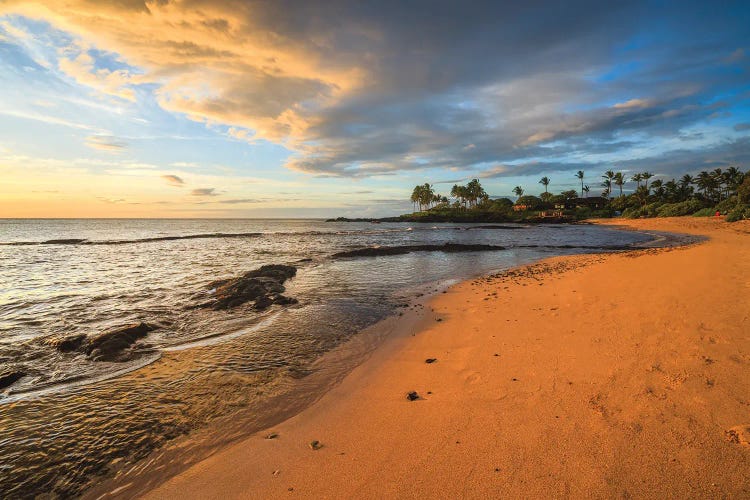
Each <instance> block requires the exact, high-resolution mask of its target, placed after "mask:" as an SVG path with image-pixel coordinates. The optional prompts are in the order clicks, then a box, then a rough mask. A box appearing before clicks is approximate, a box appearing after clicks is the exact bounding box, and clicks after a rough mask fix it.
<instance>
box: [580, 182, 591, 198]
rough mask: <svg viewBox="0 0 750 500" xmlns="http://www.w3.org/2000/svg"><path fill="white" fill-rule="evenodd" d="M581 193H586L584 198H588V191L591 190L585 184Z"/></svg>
mask: <svg viewBox="0 0 750 500" xmlns="http://www.w3.org/2000/svg"><path fill="white" fill-rule="evenodd" d="M581 191H583V192H584V193H586V198H588V197H589V191H591V188H590V187H589V185H588V184H586V185H585V186H583V189H582V190H581Z"/></svg>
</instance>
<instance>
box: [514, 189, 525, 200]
mask: <svg viewBox="0 0 750 500" xmlns="http://www.w3.org/2000/svg"><path fill="white" fill-rule="evenodd" d="M513 194H514V195H516V196H518V197H519V198H520V197H521V196H523V188H522V187H521V186H516V187H514V188H513Z"/></svg>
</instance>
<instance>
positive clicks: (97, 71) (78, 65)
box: [58, 42, 145, 102]
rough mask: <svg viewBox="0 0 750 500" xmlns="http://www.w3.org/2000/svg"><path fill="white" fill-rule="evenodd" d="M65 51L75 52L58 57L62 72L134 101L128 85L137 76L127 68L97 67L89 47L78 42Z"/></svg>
mask: <svg viewBox="0 0 750 500" xmlns="http://www.w3.org/2000/svg"><path fill="white" fill-rule="evenodd" d="M65 52H74V53H77V54H76V55H74V56H69V57H61V58H60V59H59V61H58V67H59V69H60V70H61V71H62V72H63V73H65V74H66V75H68V76H69V77H71V78H73V79H74V80H75V81H76V82H78V83H79V84H81V85H86V86H88V87H92V88H94V89H96V90H98V91H100V92H102V93H104V94H107V95H111V96H114V97H119V98H120V99H125V100H127V101H133V102H135V91H134V90H133V89H132V88H130V86H131V85H132V84H134V83H136V78H137V77H135V76H134V75H132V74H131V73H130V72H129V71H128V70H126V69H108V68H97V67H96V66H95V63H96V61H95V59H94V57H93V56H92V55H91V54H90V53H89V47H88V46H86V45H85V44H82V43H80V42H79V43H74V44H73V45H71V46H69V47H67V48H66V49H65ZM144 83H145V82H144Z"/></svg>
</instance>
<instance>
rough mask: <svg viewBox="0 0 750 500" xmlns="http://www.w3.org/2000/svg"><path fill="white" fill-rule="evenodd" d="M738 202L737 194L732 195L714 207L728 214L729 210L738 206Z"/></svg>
mask: <svg viewBox="0 0 750 500" xmlns="http://www.w3.org/2000/svg"><path fill="white" fill-rule="evenodd" d="M737 205H738V202H737V197H736V196H730V197H729V198H727V199H726V200H724V201H721V202H720V203H719V204H718V205H716V206H715V207H714V210H718V211H719V212H721V213H723V214H726V213H728V212H731V211H732V210H734V209H735V208H737Z"/></svg>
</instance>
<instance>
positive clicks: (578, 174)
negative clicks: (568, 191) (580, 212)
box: [576, 170, 583, 198]
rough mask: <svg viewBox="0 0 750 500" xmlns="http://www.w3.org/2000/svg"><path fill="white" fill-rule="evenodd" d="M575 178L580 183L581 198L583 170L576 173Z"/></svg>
mask: <svg viewBox="0 0 750 500" xmlns="http://www.w3.org/2000/svg"><path fill="white" fill-rule="evenodd" d="M576 177H577V178H578V180H579V181H581V198H583V170H579V171H578V172H576Z"/></svg>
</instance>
